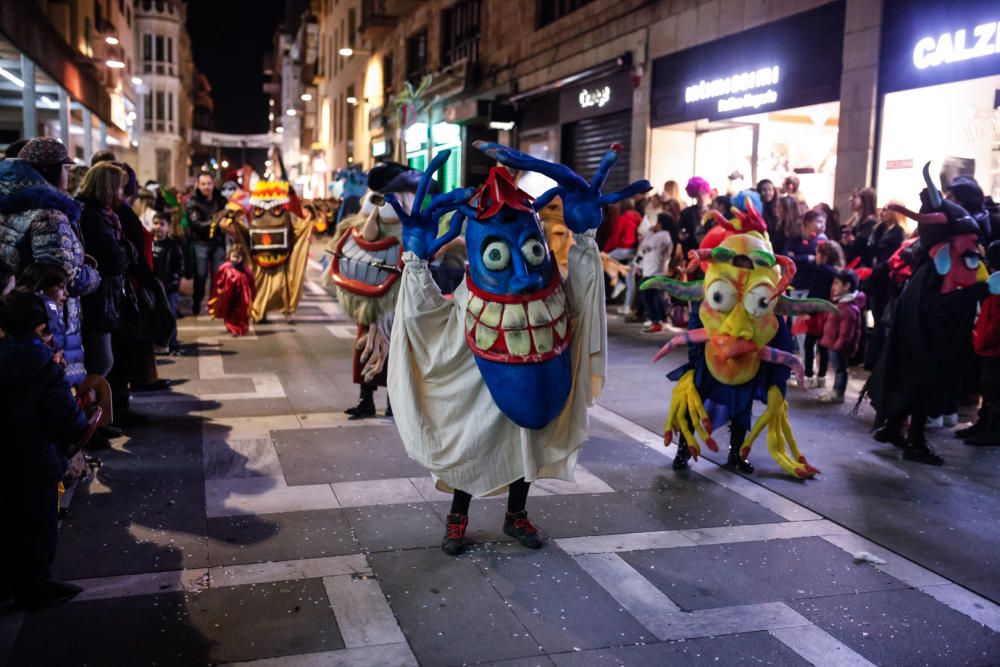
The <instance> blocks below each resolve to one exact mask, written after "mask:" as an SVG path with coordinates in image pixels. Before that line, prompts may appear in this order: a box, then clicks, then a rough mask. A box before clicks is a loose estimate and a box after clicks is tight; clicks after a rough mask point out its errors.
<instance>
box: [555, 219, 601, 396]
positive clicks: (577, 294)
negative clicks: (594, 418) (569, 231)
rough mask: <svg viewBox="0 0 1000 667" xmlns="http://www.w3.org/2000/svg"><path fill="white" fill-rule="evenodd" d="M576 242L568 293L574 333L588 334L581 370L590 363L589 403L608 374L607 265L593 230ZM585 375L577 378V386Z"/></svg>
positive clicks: (567, 286)
mask: <svg viewBox="0 0 1000 667" xmlns="http://www.w3.org/2000/svg"><path fill="white" fill-rule="evenodd" d="M573 237H574V239H575V241H576V244H575V245H573V246H570V249H569V276H568V278H567V280H566V287H565V289H566V297H567V299H568V300H569V303H570V305H571V307H572V311H571V312H572V314H573V318H574V320H575V321H576V322H577V326H580V325H581V324H582V325H584V326H587V327H588V330H587V331H580V330H577V331H575V332H574V334H573V335H574V336H580V335H586V341H587V345H586V347H585V348H584V350H583V351H582V353H584V354H588V355H589V361H585V360H583V359H581V361H580V364H581V367H582V368H581V370H582V369H583V368H587V367H588V366H589V374H588V376H589V378H590V397H589V399H588V403H587V404H588V405H593V402H594V400H596V399H597V397H598V396H600V394H601V391H603V389H604V381H605V378H606V377H607V349H608V322H607V319H606V317H605V305H604V269H603V268H602V266H601V255H600V252H598V249H597V242H596V241H595V240H594V233H593V232H586V233H584V234H574V235H573ZM582 380H583V378H580V377H577V378H575V382H576V383H577V386H579V383H580V382H582Z"/></svg>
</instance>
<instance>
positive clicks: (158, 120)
mask: <svg viewBox="0 0 1000 667" xmlns="http://www.w3.org/2000/svg"><path fill="white" fill-rule="evenodd" d="M154 97H155V98H156V114H155V117H154V121H153V127H155V128H156V131H157V132H163V131H164V129H165V122H164V119H165V118H166V95H165V94H164V92H163V91H162V90H158V91H156V93H154Z"/></svg>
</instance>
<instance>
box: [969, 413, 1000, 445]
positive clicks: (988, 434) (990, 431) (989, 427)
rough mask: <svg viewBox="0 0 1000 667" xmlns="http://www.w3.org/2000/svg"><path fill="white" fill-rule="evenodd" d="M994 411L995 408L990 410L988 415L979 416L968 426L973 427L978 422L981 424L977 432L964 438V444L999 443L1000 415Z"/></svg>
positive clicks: (977, 424)
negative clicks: (979, 417)
mask: <svg viewBox="0 0 1000 667" xmlns="http://www.w3.org/2000/svg"><path fill="white" fill-rule="evenodd" d="M995 412H996V411H995V410H991V411H990V414H989V415H987V416H985V417H983V418H981V419H980V420H979V421H977V422H976V423H975V424H973V425H972V427H970V428H974V427H976V426H979V425H980V424H982V425H983V427H982V428H981V429H979V430H978V431H977V432H975V433H973V434H972V435H971V436H969V437H967V438H965V444H967V445H972V446H973V447H996V446H997V445H1000V416H998V415H996V414H994V413H995Z"/></svg>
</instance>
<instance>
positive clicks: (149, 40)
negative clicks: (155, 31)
mask: <svg viewBox="0 0 1000 667" xmlns="http://www.w3.org/2000/svg"><path fill="white" fill-rule="evenodd" d="M152 68H153V36H152V35H151V34H149V33H148V32H147V33H143V35H142V71H143V72H144V73H146V74H148V73H150V72H152V71H153V69H152Z"/></svg>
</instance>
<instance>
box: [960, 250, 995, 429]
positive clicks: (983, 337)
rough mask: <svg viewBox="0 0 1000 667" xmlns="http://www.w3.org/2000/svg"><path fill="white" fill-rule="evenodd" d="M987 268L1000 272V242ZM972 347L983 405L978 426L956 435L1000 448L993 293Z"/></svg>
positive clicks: (988, 257)
mask: <svg viewBox="0 0 1000 667" xmlns="http://www.w3.org/2000/svg"><path fill="white" fill-rule="evenodd" d="M986 265H987V267H988V268H989V270H990V273H996V272H997V271H1000V241H994V242H993V243H991V244H990V245H989V247H988V248H987V249H986ZM972 344H973V347H974V348H975V350H976V355H977V356H979V363H980V365H981V368H980V376H979V377H980V380H979V392H980V393H981V394H982V397H983V405H982V407H981V408H979V418H978V419H977V420H976V423H974V424H973V425H972V426H969V427H968V428H964V429H960V430H958V431H956V432H955V435H956V436H958V437H959V438H961V439H962V440H964V441H965V444H967V445H974V446H979V447H984V446H985V447H991V446H997V445H1000V296H998V295H996V294H991V295H989V296H988V297H986V298H985V299H984V300H983V302H982V304H981V305H980V307H979V320H978V321H977V322H976V328H975V329H974V330H973V331H972Z"/></svg>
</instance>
